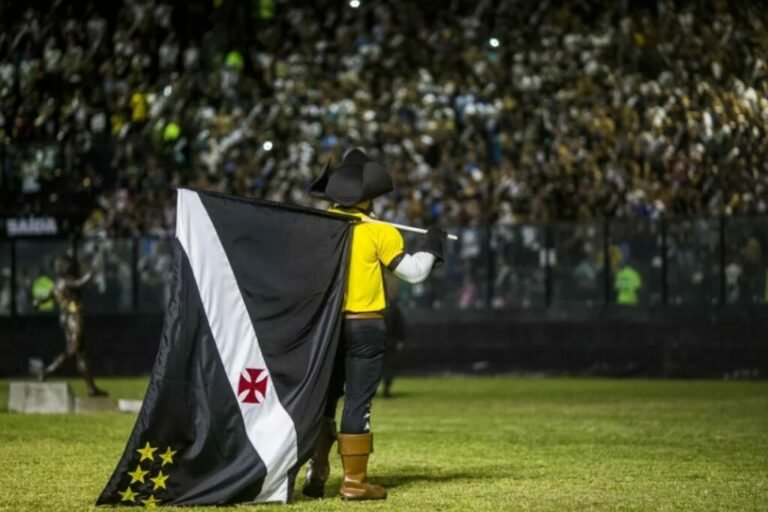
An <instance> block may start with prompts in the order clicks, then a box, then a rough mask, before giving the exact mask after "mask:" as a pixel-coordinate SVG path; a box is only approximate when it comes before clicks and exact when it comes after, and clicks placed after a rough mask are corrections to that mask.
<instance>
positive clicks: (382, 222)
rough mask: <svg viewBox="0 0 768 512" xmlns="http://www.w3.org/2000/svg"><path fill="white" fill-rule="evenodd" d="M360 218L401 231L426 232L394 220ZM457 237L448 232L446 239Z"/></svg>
mask: <svg viewBox="0 0 768 512" xmlns="http://www.w3.org/2000/svg"><path fill="white" fill-rule="evenodd" d="M360 220H361V221H363V222H370V223H373V224H386V225H388V226H392V227H394V228H397V229H402V230H403V231H410V232H411V233H421V234H424V233H426V232H427V230H426V229H423V228H415V227H413V226H406V225H404V224H396V223H394V222H386V221H383V220H378V219H372V218H370V217H362V218H361V219H360ZM458 239H459V237H457V236H456V235H450V234H449V235H448V240H458Z"/></svg>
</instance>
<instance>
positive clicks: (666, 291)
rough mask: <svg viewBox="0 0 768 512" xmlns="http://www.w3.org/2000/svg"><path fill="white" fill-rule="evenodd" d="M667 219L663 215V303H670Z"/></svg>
mask: <svg viewBox="0 0 768 512" xmlns="http://www.w3.org/2000/svg"><path fill="white" fill-rule="evenodd" d="M667 252H668V245H667V219H666V217H664V216H662V217H661V304H662V305H664V306H666V305H667V304H669V276H668V275H667V271H668V266H667Z"/></svg>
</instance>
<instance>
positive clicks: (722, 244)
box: [719, 214, 726, 306]
mask: <svg viewBox="0 0 768 512" xmlns="http://www.w3.org/2000/svg"><path fill="white" fill-rule="evenodd" d="M719 227H720V305H721V306H722V305H723V304H725V298H726V297H725V215H723V214H721V215H720V226H719Z"/></svg>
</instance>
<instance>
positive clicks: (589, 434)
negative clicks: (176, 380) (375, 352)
mask: <svg viewBox="0 0 768 512" xmlns="http://www.w3.org/2000/svg"><path fill="white" fill-rule="evenodd" d="M100 383H101V384H103V387H105V388H106V389H107V390H109V391H110V393H111V395H112V396H113V397H121V398H141V396H142V395H143V392H144V387H145V385H146V381H144V380H141V379H135V380H101V381H100ZM73 385H74V386H75V389H76V392H80V393H82V392H83V387H82V386H81V385H80V382H78V381H74V382H73ZM396 392H397V394H396V396H395V397H394V398H392V399H390V400H383V399H377V400H376V402H374V410H373V427H374V432H375V434H376V453H375V454H374V455H373V456H372V461H371V464H370V468H369V469H370V476H371V480H372V481H374V482H376V483H380V484H382V485H384V486H386V487H387V488H388V489H389V498H388V499H387V500H386V501H384V502H376V503H373V502H369V503H364V504H362V503H361V504H354V503H344V502H341V501H340V500H339V499H337V498H335V497H331V498H326V499H324V500H322V501H306V500H304V499H302V497H301V496H300V495H298V496H297V500H296V502H294V503H293V504H291V505H289V506H288V507H286V510H292V511H302V510H328V511H330V510H352V509H360V510H363V509H364V510H374V509H375V510H418V511H421V512H427V511H432V510H457V511H459V510H461V511H466V510H552V511H563V510H611V511H613V510H686V511H688V510H728V511H735V510H739V511H740V510H768V383H766V382H717V381H707V382H704V381H646V380H621V381H618V380H597V379H588V380H587V379H538V378H440V379H437V378H436V379H402V380H400V381H398V382H397V383H396ZM7 394H8V386H7V382H0V407H2V408H3V409H2V412H0V510H4V511H5V510H8V511H27V510H29V511H33V510H34V511H37V510H55V511H69V510H72V511H80V510H92V509H96V507H94V506H93V502H94V501H95V499H96V497H97V496H98V494H99V492H100V491H101V489H102V487H103V485H104V484H105V483H106V480H107V478H108V477H109V475H110V474H111V472H112V470H113V469H114V467H115V464H116V463H117V461H118V458H119V457H120V455H121V453H122V450H123V448H124V446H125V442H126V440H127V438H128V434H129V432H130V430H131V428H132V426H133V422H134V419H135V417H134V416H133V415H131V414H121V413H101V414H91V415H66V416H64V415H61V416H45V417H44V416H30V415H19V414H11V413H7V412H5V408H6V403H7ZM333 460H334V462H336V461H337V460H338V459H333ZM338 484H339V465H338V463H337V462H336V464H335V465H334V466H333V476H332V479H331V481H330V482H329V490H330V493H329V494H333V493H335V491H336V489H337V488H338ZM242 508H249V509H256V508H261V509H263V510H267V508H266V507H264V506H261V507H257V506H247V507H243V506H241V507H238V509H242ZM276 508H277V507H275V506H270V508H269V510H273V509H276ZM179 510H185V511H189V510H221V509H220V508H218V509H217V508H189V507H184V508H181V509H179Z"/></svg>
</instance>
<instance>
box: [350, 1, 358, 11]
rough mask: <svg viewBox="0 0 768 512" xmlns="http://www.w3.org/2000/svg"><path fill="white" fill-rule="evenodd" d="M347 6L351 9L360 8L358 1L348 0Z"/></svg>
mask: <svg viewBox="0 0 768 512" xmlns="http://www.w3.org/2000/svg"><path fill="white" fill-rule="evenodd" d="M349 6H350V7H351V8H353V9H357V8H358V7H360V0H349Z"/></svg>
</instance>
